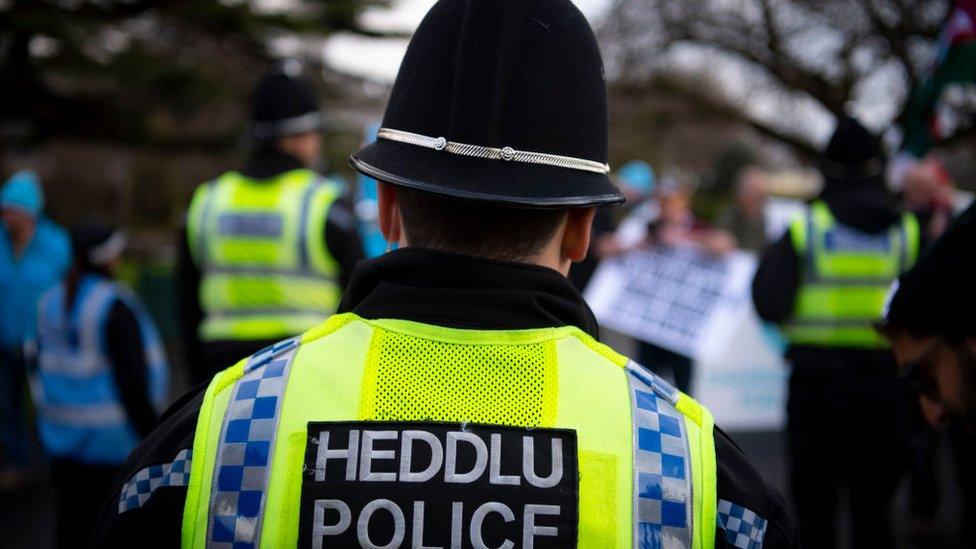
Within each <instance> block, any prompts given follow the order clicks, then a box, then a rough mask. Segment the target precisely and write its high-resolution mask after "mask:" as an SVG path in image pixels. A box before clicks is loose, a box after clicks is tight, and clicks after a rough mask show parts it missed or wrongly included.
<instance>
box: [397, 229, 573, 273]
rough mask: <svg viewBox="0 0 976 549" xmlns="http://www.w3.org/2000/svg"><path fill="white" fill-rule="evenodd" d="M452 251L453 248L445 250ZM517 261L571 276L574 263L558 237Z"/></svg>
mask: <svg viewBox="0 0 976 549" xmlns="http://www.w3.org/2000/svg"><path fill="white" fill-rule="evenodd" d="M397 245H398V246H399V247H400V248H409V247H410V241H409V240H408V239H407V238H406V236H404V237H402V238H400V241H399V243H398V244H397ZM445 251H451V250H445ZM478 257H480V258H481V259H488V260H504V261H512V259H511V258H506V257H491V256H478ZM515 262H516V263H525V264H526V265H536V266H539V267H546V268H549V269H552V270H554V271H556V272H558V273H560V274H562V275H563V276H569V267H570V265H572V263H573V262H572V260H571V259H570V258H569V257H567V256H566V255H565V254H563V253H562V246H561V240H560V239H558V238H553V239H552V240H550V241H549V243H548V244H547V245H546V246H545V247H544V248H543V249H542V250H540V251H539V252H538V253H536V254H534V255H532V256H529V257H526V258H523V259H518V260H515Z"/></svg>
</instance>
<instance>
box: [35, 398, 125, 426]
mask: <svg viewBox="0 0 976 549" xmlns="http://www.w3.org/2000/svg"><path fill="white" fill-rule="evenodd" d="M39 408H40V412H41V416H42V417H43V418H44V420H45V421H48V422H51V423H64V424H70V425H72V426H74V427H108V426H113V425H124V424H125V423H126V421H127V418H126V415H125V410H123V409H122V406H120V405H119V404H118V403H117V402H112V403H103V404H75V405H56V404H47V403H44V402H42V403H39Z"/></svg>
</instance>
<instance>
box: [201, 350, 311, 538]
mask: <svg viewBox="0 0 976 549" xmlns="http://www.w3.org/2000/svg"><path fill="white" fill-rule="evenodd" d="M298 341H299V338H293V339H289V340H286V341H283V342H281V343H278V344H276V345H274V346H272V347H269V348H267V349H264V350H262V351H259V352H258V353H256V354H255V355H253V356H252V357H251V358H250V359H249V360H248V362H247V364H246V365H245V366H244V374H243V376H241V378H240V379H239V380H237V383H236V384H235V385H234V388H233V392H232V393H231V398H230V402H229V403H228V404H227V410H226V412H225V413H224V420H223V425H222V427H221V429H220V439H219V441H218V446H217V460H216V463H215V464H214V473H213V484H212V485H211V491H210V511H209V515H208V518H207V547H228V548H230V547H237V546H238V545H235V544H241V545H243V546H247V547H259V546H260V544H261V522H262V518H261V517H262V515H263V514H264V505H265V500H266V499H267V498H266V496H267V488H268V478H269V477H270V475H271V462H272V459H273V458H274V445H275V439H276V438H277V432H278V421H279V419H280V417H281V404H282V402H281V401H282V396H283V395H284V393H285V386H286V385H287V382H288V373H289V371H290V370H291V361H292V359H293V358H294V356H295V354H296V353H295V352H296V351H297V349H298Z"/></svg>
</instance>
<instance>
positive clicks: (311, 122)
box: [251, 111, 325, 139]
mask: <svg viewBox="0 0 976 549" xmlns="http://www.w3.org/2000/svg"><path fill="white" fill-rule="evenodd" d="M324 125H325V117H324V116H322V113H320V112H318V111H313V112H310V113H306V114H302V115H299V116H293V117H291V118H285V119H282V120H272V121H269V122H255V123H253V124H251V137H253V138H255V139H268V138H269V137H277V136H286V135H298V134H300V133H307V132H313V131H316V130H320V129H322V126H324Z"/></svg>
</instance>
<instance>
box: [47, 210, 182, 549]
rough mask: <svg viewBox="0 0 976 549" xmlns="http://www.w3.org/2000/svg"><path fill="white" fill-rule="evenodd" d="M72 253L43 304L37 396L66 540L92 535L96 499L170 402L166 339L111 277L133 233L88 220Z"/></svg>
mask: <svg viewBox="0 0 976 549" xmlns="http://www.w3.org/2000/svg"><path fill="white" fill-rule="evenodd" d="M71 241H72V246H73V249H74V263H73V265H72V267H71V270H70V272H69V273H68V276H67V277H66V278H65V280H64V282H62V283H61V284H60V285H58V286H56V287H54V288H52V289H50V290H48V291H47V292H46V293H45V294H44V295H43V296H42V297H41V299H40V303H39V305H38V330H37V352H38V354H37V369H36V383H35V384H34V386H35V387H36V394H35V395H34V397H35V404H36V406H37V410H38V418H37V421H38V430H39V432H40V437H41V443H42V444H43V446H44V450H45V452H46V453H47V455H48V456H49V457H50V459H51V477H52V481H53V485H54V488H55V491H56V494H57V497H56V500H57V539H58V546H59V547H64V548H69V547H78V546H79V545H84V543H85V542H87V540H88V538H89V536H90V534H91V530H92V526H93V524H94V522H95V518H96V517H97V516H98V504H99V503H100V502H102V501H103V500H104V499H105V496H106V494H107V493H108V490H109V487H110V486H111V484H112V480H113V479H114V478H115V475H116V474H118V470H119V467H120V466H121V465H122V463H123V462H124V461H125V459H126V457H128V455H129V452H131V451H132V449H133V448H135V446H136V444H138V442H139V441H140V440H141V439H143V438H144V437H145V436H146V435H148V434H149V433H150V432H151V431H152V429H153V427H154V426H155V424H156V420H157V417H158V414H159V411H160V410H161V409H162V407H163V405H164V404H165V398H166V388H167V364H166V356H165V352H164V350H163V343H162V340H161V339H160V337H159V333H158V332H157V330H156V327H155V325H154V324H153V322H152V320H151V319H150V318H149V316H148V315H147V314H146V312H145V311H144V309H143V306H142V303H141V302H140V301H139V299H138V298H136V296H135V295H134V294H132V293H131V292H130V291H128V290H127V289H125V288H124V287H123V286H121V285H120V284H118V283H117V282H115V281H114V280H113V276H114V272H115V270H116V268H117V267H118V262H119V258H120V256H121V254H122V251H123V250H124V248H125V236H124V235H123V234H122V233H120V232H118V231H113V230H112V229H109V228H108V227H104V226H101V225H95V224H89V225H84V226H81V227H79V228H78V229H76V230H75V231H74V232H73V233H72V235H71Z"/></svg>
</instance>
